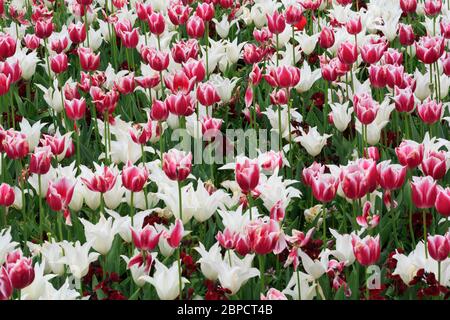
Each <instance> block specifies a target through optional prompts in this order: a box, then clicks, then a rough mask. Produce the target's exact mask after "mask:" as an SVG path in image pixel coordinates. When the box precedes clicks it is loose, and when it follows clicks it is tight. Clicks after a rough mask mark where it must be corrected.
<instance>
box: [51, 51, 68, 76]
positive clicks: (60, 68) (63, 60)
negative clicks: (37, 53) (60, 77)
mask: <svg viewBox="0 0 450 320" xmlns="http://www.w3.org/2000/svg"><path fill="white" fill-rule="evenodd" d="M50 67H51V69H52V71H53V72H54V73H56V74H59V73H62V72H64V71H66V70H67V67H68V61H67V55H66V54H65V53H64V52H63V53H60V54H57V55H55V56H53V57H51V58H50Z"/></svg>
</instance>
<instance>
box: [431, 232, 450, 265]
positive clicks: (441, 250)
mask: <svg viewBox="0 0 450 320" xmlns="http://www.w3.org/2000/svg"><path fill="white" fill-rule="evenodd" d="M427 245H428V252H429V253H430V256H431V257H432V258H433V259H434V260H436V261H439V262H441V261H444V260H446V259H447V258H448V255H449V254H450V238H449V237H446V236H441V235H435V236H428V239H427Z"/></svg>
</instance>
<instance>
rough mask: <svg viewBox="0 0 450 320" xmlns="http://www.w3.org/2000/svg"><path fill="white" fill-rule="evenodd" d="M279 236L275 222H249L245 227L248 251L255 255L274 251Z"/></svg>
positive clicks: (259, 220)
mask: <svg viewBox="0 0 450 320" xmlns="http://www.w3.org/2000/svg"><path fill="white" fill-rule="evenodd" d="M279 236H280V229H279V225H278V222H276V221H275V220H269V221H268V222H265V221H263V220H261V219H258V220H255V221H251V222H250V224H248V225H247V226H246V237H247V241H248V243H249V246H250V250H251V251H252V252H255V253H256V254H261V255H264V254H268V253H270V252H272V251H273V250H275V246H276V244H277V242H278V239H279Z"/></svg>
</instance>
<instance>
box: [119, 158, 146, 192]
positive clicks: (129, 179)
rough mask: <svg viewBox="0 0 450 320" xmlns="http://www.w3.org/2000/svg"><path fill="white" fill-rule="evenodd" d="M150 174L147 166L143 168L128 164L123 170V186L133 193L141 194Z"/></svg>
mask: <svg viewBox="0 0 450 320" xmlns="http://www.w3.org/2000/svg"><path fill="white" fill-rule="evenodd" d="M148 174H149V173H148V170H147V168H146V167H145V166H144V167H142V168H141V167H137V166H133V165H132V164H131V162H128V163H127V165H126V166H125V167H124V168H123V169H122V184H123V186H124V187H125V188H127V189H128V190H130V191H131V192H140V191H142V189H143V188H144V186H145V184H146V183H147V180H148Z"/></svg>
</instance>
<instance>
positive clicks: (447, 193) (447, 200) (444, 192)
mask: <svg viewBox="0 0 450 320" xmlns="http://www.w3.org/2000/svg"><path fill="white" fill-rule="evenodd" d="M437 190H438V191H437V196H436V201H435V203H434V206H435V207H436V211H437V212H439V213H440V214H441V215H443V216H444V217H450V188H445V189H444V188H442V187H441V186H438V188H437Z"/></svg>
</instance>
